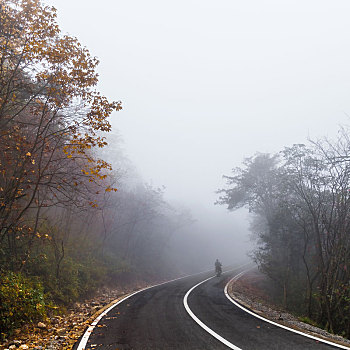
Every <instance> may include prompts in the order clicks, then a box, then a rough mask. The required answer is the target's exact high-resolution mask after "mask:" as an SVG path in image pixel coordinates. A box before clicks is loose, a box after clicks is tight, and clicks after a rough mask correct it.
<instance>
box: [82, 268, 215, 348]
mask: <svg viewBox="0 0 350 350" xmlns="http://www.w3.org/2000/svg"><path fill="white" fill-rule="evenodd" d="M209 271H212V270H207V271H203V272H199V273H195V274H192V275H187V276H183V277H178V278H175V279H173V280H170V281H166V282H162V283H158V284H155V285H153V286H150V287H146V288H142V289H140V290H138V291H136V292H134V293H131V294H128V295H125V296H124V297H122V298H121V299H119V300H118V301H117V302H115V303H114V304H113V305H111V306H110V307H109V308H107V309H106V310H104V311H103V312H102V313H101V314H99V315H98V316H97V317H96V318H95V319H94V320H93V321H92V323H91V324H90V325H89V327H88V328H87V330H86V331H85V332H84V334H83V336H82V337H81V339H80V341H79V344H78V346H77V348H76V350H85V346H86V344H87V342H88V340H89V338H90V335H91V333H92V332H93V330H94V329H95V327H96V326H97V324H98V323H99V322H100V321H101V319H102V318H103V317H104V316H106V315H107V314H108V312H109V311H111V310H112V309H113V308H114V307H116V306H117V305H119V304H120V303H122V302H123V301H125V300H126V299H129V298H131V297H132V296H134V295H135V294H138V293H141V292H143V291H145V290H147V289H151V288H154V287H158V286H161V285H163V284H166V283H170V282H174V281H178V280H180V279H183V278H187V277H191V276H195V275H200V274H202V273H206V272H209Z"/></svg>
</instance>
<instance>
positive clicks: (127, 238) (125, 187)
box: [0, 0, 192, 338]
mask: <svg viewBox="0 0 350 350" xmlns="http://www.w3.org/2000/svg"><path fill="white" fill-rule="evenodd" d="M0 52H1V53H0V149H1V152H0V279H1V284H0V329H1V337H2V338H5V337H7V336H8V335H11V333H12V332H13V330H14V329H16V328H18V327H20V326H21V325H22V324H23V323H26V322H35V321H37V320H40V319H43V318H44V317H45V316H46V315H47V314H48V313H51V314H52V313H55V312H60V310H61V307H65V306H67V305H70V304H71V303H73V302H74V301H76V300H81V299H82V298H84V297H86V296H87V295H89V294H91V293H92V292H93V291H94V290H96V289H97V288H98V287H99V286H101V285H116V284H118V283H124V284H125V283H128V282H130V281H133V280H135V279H138V278H142V279H143V280H145V281H159V280H162V279H163V278H165V277H166V276H169V275H172V274H174V273H175V272H178V271H177V270H176V268H175V267H174V264H173V262H172V261H171V259H170V258H169V257H168V256H166V255H165V251H166V247H167V242H168V240H169V238H170V236H171V235H172V234H173V233H174V232H175V231H176V230H177V229H178V228H179V227H181V226H182V225H185V224H188V223H190V222H191V221H192V219H191V218H190V214H188V213H187V212H185V211H183V210H179V209H175V208H174V207H172V206H171V205H170V204H168V203H167V202H166V201H165V200H164V189H163V188H156V187H154V186H151V185H148V184H145V183H144V182H143V181H142V179H141V178H140V177H138V176H137V175H136V174H135V172H134V170H133V166H132V164H130V162H129V161H128V160H127V159H126V158H125V156H124V155H123V153H122V151H121V149H119V146H118V143H119V142H120V140H119V139H118V137H116V136H114V139H113V138H112V139H111V140H112V146H113V148H112V150H111V149H109V150H105V149H106V147H107V141H106V134H107V133H108V132H110V131H111V124H110V116H111V114H112V112H117V111H120V110H121V109H122V106H121V102H120V101H109V100H108V99H107V98H106V97H105V96H103V95H102V94H101V93H100V92H99V91H98V90H97V83H98V74H97V71H96V67H97V65H98V63H99V62H98V60H97V59H96V58H95V57H93V56H92V55H91V54H90V53H89V51H88V49H87V48H85V47H83V46H82V45H81V44H80V43H79V41H78V40H77V39H76V38H74V37H71V36H68V35H63V34H62V33H61V31H60V28H59V27H58V25H57V22H56V10H55V9H54V8H51V7H48V6H44V5H42V3H41V2H40V1H38V0H5V1H2V2H1V4H0ZM115 138H117V139H115ZM108 152H109V153H111V152H112V153H113V154H114V163H115V169H114V170H112V166H111V164H110V163H109V162H107V161H106V160H105V159H104V156H106V157H107V156H108ZM115 158H117V160H116V159H115ZM141 276H142V277H141Z"/></svg>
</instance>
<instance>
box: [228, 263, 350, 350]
mask: <svg viewBox="0 0 350 350" xmlns="http://www.w3.org/2000/svg"><path fill="white" fill-rule="evenodd" d="M228 292H229V294H230V296H231V297H232V298H233V299H235V300H236V301H237V302H239V303H240V304H242V305H243V306H245V307H247V308H248V309H250V310H252V311H253V312H255V313H257V314H258V315H260V316H262V317H265V318H267V319H269V320H271V321H273V322H276V323H280V324H282V325H284V326H287V327H290V328H293V329H296V330H299V331H301V332H304V333H308V334H311V335H313V336H317V337H320V338H323V339H326V340H329V341H332V342H336V343H339V344H341V345H345V346H349V349H350V340H348V339H345V338H343V337H341V336H338V335H334V334H330V333H328V332H326V331H325V330H323V329H320V328H317V327H315V326H312V325H310V324H307V323H304V322H301V321H300V320H299V319H298V318H297V317H296V316H294V315H292V314H290V313H288V312H286V311H285V310H283V309H282V308H281V307H280V306H278V305H276V303H275V302H274V300H273V299H274V298H273V290H272V289H271V283H270V281H269V279H268V277H266V276H265V275H264V274H262V273H261V272H259V270H258V269H253V270H250V271H248V272H247V273H245V274H244V275H243V276H242V277H240V278H239V279H238V280H236V281H233V282H231V283H230V285H229V286H228Z"/></svg>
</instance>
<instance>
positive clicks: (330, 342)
mask: <svg viewBox="0 0 350 350" xmlns="http://www.w3.org/2000/svg"><path fill="white" fill-rule="evenodd" d="M248 271H249V270H247V271H243V272H242V273H241V274H239V275H237V276H235V277H234V278H232V279H231V280H229V281H228V282H227V284H226V286H225V289H224V293H225V295H226V297H227V298H228V299H229V300H230V301H231V302H233V303H234V304H238V305H237V306H239V307H240V308H241V309H242V310H243V311H246V312H248V313H250V314H252V315H253V316H255V317H257V318H259V319H261V320H263V321H265V322H268V323H272V324H274V325H276V326H279V327H281V328H284V329H286V330H289V331H291V332H294V333H298V334H300V335H303V336H305V337H308V338H311V339H314V340H316V341H320V342H323V343H326V344H328V345H332V346H335V347H338V348H341V349H350V345H349V344H347V343H344V342H341V341H339V340H336V339H333V338H327V337H325V336H323V335H321V334H318V333H315V332H312V331H308V330H306V329H303V328H299V327H297V326H295V325H291V324H289V323H288V322H281V321H280V320H276V319H272V318H271V317H269V316H267V315H266V314H264V313H263V312H262V311H260V310H256V309H255V308H254V307H252V306H251V305H249V304H248V303H247V302H244V301H242V300H240V299H239V298H237V296H236V295H233V293H232V286H233V284H234V283H235V282H236V281H237V280H238V279H239V278H241V277H242V276H243V275H244V274H245V273H246V272H248ZM229 289H231V290H229ZM299 322H301V321H299ZM301 323H303V322H301Z"/></svg>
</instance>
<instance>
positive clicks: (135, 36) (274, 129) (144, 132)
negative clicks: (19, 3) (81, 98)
mask: <svg viewBox="0 0 350 350" xmlns="http://www.w3.org/2000/svg"><path fill="white" fill-rule="evenodd" d="M45 2H46V3H47V4H49V5H53V6H55V7H56V8H57V10H58V22H59V24H60V26H61V28H62V30H63V32H67V33H69V34H70V35H74V36H76V37H77V38H78V39H79V41H80V42H81V43H82V44H83V45H85V46H86V47H87V48H88V49H89V50H90V51H91V53H92V54H93V55H95V56H97V57H98V58H99V59H100V65H99V73H100V82H99V86H98V88H99V89H100V90H101V92H102V93H103V94H105V95H106V96H107V97H108V98H109V99H114V100H121V101H122V102H123V111H122V112H118V113H116V114H115V115H113V121H112V124H113V128H114V130H115V132H118V134H120V135H121V137H122V138H123V140H124V141H123V142H124V143H123V147H124V149H125V153H126V154H127V156H128V157H129V158H130V160H131V162H132V163H133V164H134V165H135V166H136V168H137V171H138V172H139V173H140V174H141V176H142V178H143V179H144V180H145V181H147V182H150V183H152V184H154V185H155V186H162V185H164V186H165V187H166V199H167V200H168V201H169V202H170V203H172V204H173V205H181V206H184V207H187V208H188V209H189V210H190V211H191V212H192V216H193V218H194V219H195V223H194V224H192V225H191V226H188V227H186V229H184V230H183V231H181V232H179V233H178V235H179V236H178V237H176V235H175V237H174V242H173V243H172V244H173V245H174V246H176V245H177V244H179V242H181V244H183V242H184V241H186V239H184V238H183V237H186V235H187V236H188V237H189V238H188V241H187V242H188V246H186V247H184V249H183V251H182V253H183V254H184V255H186V254H188V253H189V252H191V251H192V252H193V254H194V255H193V257H194V258H193V259H194V260H195V261H194V262H193V263H194V264H198V266H199V265H200V266H199V267H202V266H203V267H204V266H209V265H210V264H212V263H213V260H214V259H215V258H220V259H221V260H222V261H223V263H224V264H229V263H231V262H235V261H238V260H244V259H245V257H246V253H247V252H248V251H249V250H251V249H252V247H253V245H252V243H251V242H250V241H249V230H248V227H249V215H248V213H247V212H246V211H244V210H240V211H237V212H235V213H229V212H228V211H227V210H226V208H224V207H223V206H215V205H214V202H215V201H216V200H217V197H218V195H217V194H216V193H215V192H216V190H217V189H219V188H222V187H223V186H224V181H223V179H222V175H224V174H226V175H228V174H229V173H230V171H231V169H232V168H234V167H236V166H240V165H241V162H242V160H243V159H244V157H247V156H251V155H253V154H254V153H255V152H257V151H258V152H278V151H280V150H281V149H282V148H283V147H284V146H288V145H292V144H294V143H303V142H305V141H306V140H307V138H308V137H311V138H317V137H322V136H334V135H336V133H337V129H338V125H339V124H343V123H347V122H348V117H347V114H348V113H350V102H349V101H350V100H349V95H350V69H349V62H350V48H349V45H348V33H349V30H350V21H349V20H348V13H349V10H350V3H349V1H346V0H337V1H322V0H321V1H320V0H318V1H316V0H309V1H298V0H297V1H281V0H274V1H272V0H269V1H263V0H254V1H252V0H246V1H234V0H229V1H224V0H222V1H215V2H214V1H207V0H201V1H194V0H186V1H183V0H179V1H176V2H173V1H164V0H163V1H161V0H158V1H155V0H150V1H141V0H129V1H120V0H113V1H112V0H100V1H98V2H96V1H89V0H85V1H83V0H75V1H74V2H73V1H68V0H50V1H49V0H46V1H45ZM180 238H181V239H180ZM176 240H178V241H176ZM196 240H198V241H197V243H194V242H195V241H196Z"/></svg>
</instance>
